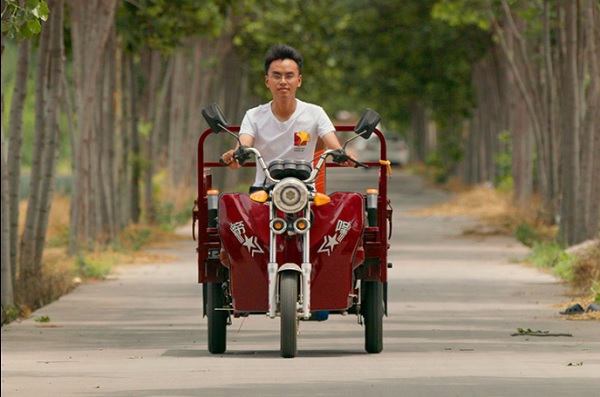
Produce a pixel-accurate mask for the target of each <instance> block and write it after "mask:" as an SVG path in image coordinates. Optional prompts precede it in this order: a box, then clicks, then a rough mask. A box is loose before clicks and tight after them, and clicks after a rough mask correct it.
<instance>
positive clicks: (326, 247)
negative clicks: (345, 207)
mask: <svg viewBox="0 0 600 397" xmlns="http://www.w3.org/2000/svg"><path fill="white" fill-rule="evenodd" d="M351 226H352V225H351V223H350V222H347V221H341V220H339V221H338V222H337V225H336V226H335V233H334V234H333V236H325V238H324V239H323V244H321V247H320V248H319V250H318V251H317V252H326V253H327V255H331V253H332V252H333V250H334V249H335V246H336V245H338V244H339V243H341V242H342V240H343V239H344V237H346V234H348V231H349V230H350V227H351Z"/></svg>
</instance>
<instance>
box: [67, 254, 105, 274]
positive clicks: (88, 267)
mask: <svg viewBox="0 0 600 397" xmlns="http://www.w3.org/2000/svg"><path fill="white" fill-rule="evenodd" d="M75 265H76V267H77V271H78V272H79V274H80V275H81V276H82V277H84V278H99V279H103V278H105V277H106V276H108V275H109V274H110V271H111V269H112V266H113V263H112V261H111V260H107V259H105V258H104V259H91V258H86V257H85V256H84V255H80V256H78V257H77V260H76V261H75Z"/></svg>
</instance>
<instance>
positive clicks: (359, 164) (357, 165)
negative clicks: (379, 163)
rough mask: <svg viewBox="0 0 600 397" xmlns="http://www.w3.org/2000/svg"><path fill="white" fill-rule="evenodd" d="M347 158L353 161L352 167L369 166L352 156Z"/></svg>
mask: <svg viewBox="0 0 600 397" xmlns="http://www.w3.org/2000/svg"><path fill="white" fill-rule="evenodd" d="M348 160H350V161H352V162H353V163H354V168H369V166H368V165H366V164H364V163H361V162H360V161H358V160H354V159H353V158H352V157H348Z"/></svg>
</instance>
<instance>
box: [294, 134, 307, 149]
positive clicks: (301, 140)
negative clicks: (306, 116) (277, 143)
mask: <svg viewBox="0 0 600 397" xmlns="http://www.w3.org/2000/svg"><path fill="white" fill-rule="evenodd" d="M308 142H310V135H309V134H308V132H306V131H300V132H296V133H294V146H306V145H307V144H308Z"/></svg>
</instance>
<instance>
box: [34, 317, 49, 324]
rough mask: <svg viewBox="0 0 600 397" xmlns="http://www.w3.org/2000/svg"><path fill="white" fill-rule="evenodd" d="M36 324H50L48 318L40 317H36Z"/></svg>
mask: <svg viewBox="0 0 600 397" xmlns="http://www.w3.org/2000/svg"><path fill="white" fill-rule="evenodd" d="M33 321H35V322H36V323H49V322H50V317H48V316H40V317H36V318H35V320H33Z"/></svg>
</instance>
